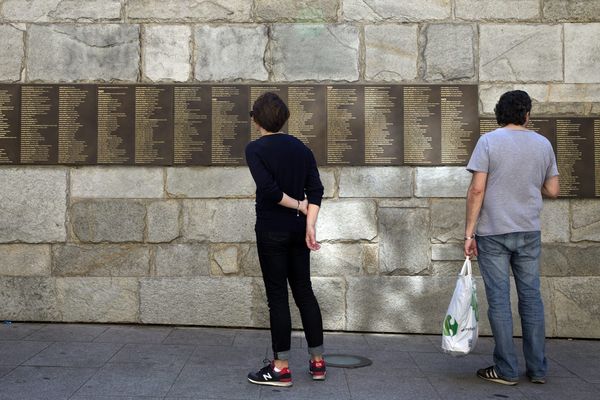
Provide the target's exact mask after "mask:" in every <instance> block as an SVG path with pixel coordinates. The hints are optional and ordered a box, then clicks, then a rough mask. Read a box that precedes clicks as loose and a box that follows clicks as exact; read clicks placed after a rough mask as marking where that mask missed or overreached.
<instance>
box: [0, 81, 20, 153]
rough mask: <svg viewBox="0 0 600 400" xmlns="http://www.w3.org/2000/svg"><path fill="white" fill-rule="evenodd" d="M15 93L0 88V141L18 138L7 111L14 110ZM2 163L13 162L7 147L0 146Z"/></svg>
mask: <svg viewBox="0 0 600 400" xmlns="http://www.w3.org/2000/svg"><path fill="white" fill-rule="evenodd" d="M14 110H15V106H14V105H13V95H12V93H10V92H9V91H8V90H0V143H2V142H1V141H8V140H16V139H17V137H16V136H15V135H14V133H11V131H10V128H11V127H10V124H9V122H8V117H7V115H6V114H7V113H8V112H11V111H14ZM0 163H3V164H12V161H11V159H10V158H9V157H8V154H7V153H6V149H4V148H3V147H1V146H0Z"/></svg>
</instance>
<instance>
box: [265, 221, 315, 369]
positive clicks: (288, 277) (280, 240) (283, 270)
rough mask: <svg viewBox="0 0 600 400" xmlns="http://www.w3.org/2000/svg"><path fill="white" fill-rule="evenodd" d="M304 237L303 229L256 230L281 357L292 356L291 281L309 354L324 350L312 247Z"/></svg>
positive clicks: (276, 352) (275, 350)
mask: <svg viewBox="0 0 600 400" xmlns="http://www.w3.org/2000/svg"><path fill="white" fill-rule="evenodd" d="M304 237H305V235H304V233H300V232H259V231H257V232H256V244H257V248H258V259H259V261H260V268H261V270H262V275H263V280H264V282H265V289H266V291H267V301H268V304H269V316H270V321H271V341H272V344H273V353H274V357H275V358H276V359H279V360H287V359H288V358H289V350H290V345H291V334H292V319H291V316H290V306H289V303H288V285H287V283H288V282H289V283H290V288H291V289H292V295H293V296H294V301H295V302H296V305H297V306H298V309H299V310H300V317H301V318H302V326H303V327H304V335H305V336H306V342H307V343H308V348H309V353H310V354H312V355H321V354H322V353H323V320H322V318H321V310H320V308H319V303H318V302H317V299H316V297H315V295H314V293H313V290H312V285H311V283H310V250H309V248H308V247H307V246H306V242H305V240H304Z"/></svg>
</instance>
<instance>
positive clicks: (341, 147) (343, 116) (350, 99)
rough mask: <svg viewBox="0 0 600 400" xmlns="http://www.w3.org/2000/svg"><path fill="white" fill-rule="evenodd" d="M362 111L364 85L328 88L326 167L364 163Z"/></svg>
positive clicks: (363, 116)
mask: <svg viewBox="0 0 600 400" xmlns="http://www.w3.org/2000/svg"><path fill="white" fill-rule="evenodd" d="M364 111H365V109H364V86H355V85H337V86H327V164H343V165H362V164H364V162H365V125H364V124H365V122H364V119H365V114H364Z"/></svg>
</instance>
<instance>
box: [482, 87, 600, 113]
mask: <svg viewBox="0 0 600 400" xmlns="http://www.w3.org/2000/svg"><path fill="white" fill-rule="evenodd" d="M515 89H520V90H524V91H526V92H527V93H528V94H529V96H530V97H531V100H532V103H533V107H532V110H533V111H532V112H533V113H535V114H534V118H535V115H544V114H548V115H560V114H562V115H594V114H599V113H600V112H599V110H600V85H599V84H592V83H590V84H565V83H544V84H482V85H479V103H480V105H481V112H482V113H484V114H493V113H494V106H495V105H496V103H497V102H498V99H499V98H500V96H501V95H502V94H503V93H504V92H507V91H509V90H515Z"/></svg>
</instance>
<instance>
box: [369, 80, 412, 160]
mask: <svg viewBox="0 0 600 400" xmlns="http://www.w3.org/2000/svg"><path fill="white" fill-rule="evenodd" d="M402 97H403V90H402V87H401V86H397V85H396V86H366V87H365V107H364V110H365V127H364V130H365V164H367V165H402V163H403V161H404V160H403V155H404V151H403V146H404V142H403V140H402V128H403V125H404V118H403V116H404V115H403V112H402V104H403V99H402Z"/></svg>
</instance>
